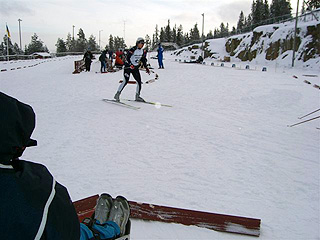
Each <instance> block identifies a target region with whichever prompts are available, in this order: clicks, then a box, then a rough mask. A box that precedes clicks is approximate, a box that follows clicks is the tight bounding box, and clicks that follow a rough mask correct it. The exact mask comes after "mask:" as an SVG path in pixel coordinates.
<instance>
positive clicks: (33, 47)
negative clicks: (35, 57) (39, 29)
mask: <svg viewBox="0 0 320 240" xmlns="http://www.w3.org/2000/svg"><path fill="white" fill-rule="evenodd" d="M35 52H48V49H47V47H46V46H44V45H43V42H42V41H41V39H39V37H38V35H37V34H36V33H34V34H33V36H31V42H30V43H29V45H28V46H27V47H26V51H25V54H27V55H29V54H32V53H35Z"/></svg>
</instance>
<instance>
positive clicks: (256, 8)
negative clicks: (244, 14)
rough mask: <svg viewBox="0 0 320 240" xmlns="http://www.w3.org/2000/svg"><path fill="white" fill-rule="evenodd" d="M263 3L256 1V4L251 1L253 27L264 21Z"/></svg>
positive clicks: (260, 0)
mask: <svg viewBox="0 0 320 240" xmlns="http://www.w3.org/2000/svg"><path fill="white" fill-rule="evenodd" d="M264 11H265V7H264V3H263V1H262V0H257V1H256V2H255V1H253V3H252V7H251V13H252V24H253V25H254V27H256V26H259V25H261V24H262V21H263V20H264V15H265V14H264Z"/></svg>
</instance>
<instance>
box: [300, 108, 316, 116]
mask: <svg viewBox="0 0 320 240" xmlns="http://www.w3.org/2000/svg"><path fill="white" fill-rule="evenodd" d="M318 111H320V108H319V109H317V110H315V111H313V112H311V113H308V114H306V115H304V116H302V117H299V119H302V118H304V117H307V116H309V115H311V114H313V113H315V112H318Z"/></svg>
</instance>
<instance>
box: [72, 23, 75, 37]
mask: <svg viewBox="0 0 320 240" xmlns="http://www.w3.org/2000/svg"><path fill="white" fill-rule="evenodd" d="M74 27H75V25H72V40H74Z"/></svg>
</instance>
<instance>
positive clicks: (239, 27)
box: [237, 11, 245, 32]
mask: <svg viewBox="0 0 320 240" xmlns="http://www.w3.org/2000/svg"><path fill="white" fill-rule="evenodd" d="M244 25H245V22H244V14H243V11H241V12H240V16H239V20H238V24H237V30H238V31H239V32H242V30H243V28H244Z"/></svg>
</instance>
